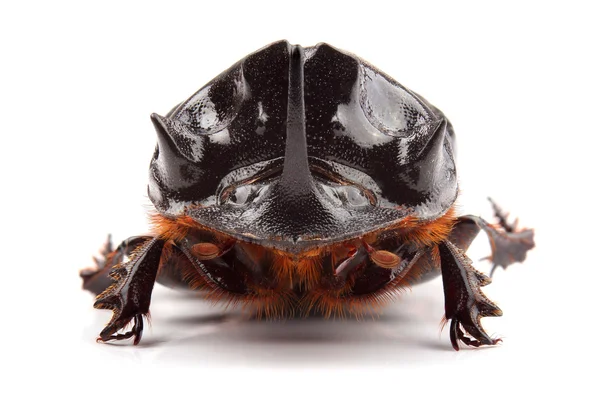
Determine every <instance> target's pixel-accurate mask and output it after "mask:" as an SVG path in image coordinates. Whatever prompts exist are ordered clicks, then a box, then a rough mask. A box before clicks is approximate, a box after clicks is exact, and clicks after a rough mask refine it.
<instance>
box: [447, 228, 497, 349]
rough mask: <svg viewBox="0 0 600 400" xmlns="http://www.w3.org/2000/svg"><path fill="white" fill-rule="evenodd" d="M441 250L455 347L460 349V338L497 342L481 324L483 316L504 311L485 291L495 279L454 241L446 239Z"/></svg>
mask: <svg viewBox="0 0 600 400" xmlns="http://www.w3.org/2000/svg"><path fill="white" fill-rule="evenodd" d="M439 251H440V261H441V269H442V279H443V282H444V295H445V299H446V319H448V320H451V323H450V341H451V342H452V347H453V348H454V350H458V349H459V347H458V341H459V340H460V341H462V342H463V343H465V344H466V345H468V346H473V347H479V346H482V345H494V344H497V343H498V342H499V339H492V338H491V337H490V336H489V335H488V334H487V333H486V332H485V330H484V329H483V327H482V326H481V323H480V320H481V318H482V317H492V316H493V317H498V316H501V315H502V310H500V308H498V306H496V305H495V304H494V303H493V302H492V301H491V300H490V299H488V298H487V297H486V296H485V295H484V294H483V292H482V291H481V287H483V286H485V285H487V284H489V283H490V282H491V279H490V278H488V277H487V276H485V275H484V274H482V273H481V272H479V271H477V270H476V269H475V268H473V266H472V265H471V260H470V259H469V258H468V257H467V255H466V254H465V253H464V251H462V250H461V249H460V248H458V247H457V246H455V245H454V244H452V243H451V242H449V241H447V240H445V241H444V242H442V243H441V244H440V245H439ZM467 334H469V335H470V336H471V337H472V339H471V338H470V337H468V336H467Z"/></svg>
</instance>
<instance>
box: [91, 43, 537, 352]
mask: <svg viewBox="0 0 600 400" xmlns="http://www.w3.org/2000/svg"><path fill="white" fill-rule="evenodd" d="M152 122H153V123H154V127H155V129H156V132H157V134H158V146H157V147H156V151H155V153H154V156H153V157H152V161H151V164H150V184H149V187H148V193H149V196H150V199H151V200H152V202H153V203H154V206H155V208H156V213H155V214H154V215H153V217H152V219H153V230H152V234H151V235H149V236H136V237H132V238H129V239H127V240H125V241H124V242H122V243H121V244H120V245H119V246H118V247H117V248H116V249H113V248H112V245H111V243H110V240H109V241H108V242H107V244H106V246H105V247H104V249H103V250H102V258H99V259H97V260H96V264H97V265H96V267H95V268H91V269H86V270H83V271H82V272H81V276H82V278H83V280H84V288H86V289H88V290H90V291H92V292H94V293H96V294H98V297H97V299H96V302H95V304H94V306H95V307H96V308H107V309H111V310H113V318H112V319H111V321H110V322H109V323H108V325H107V326H106V328H105V329H104V330H103V331H102V332H101V333H100V337H99V338H98V340H99V341H103V342H105V341H109V340H113V339H117V340H119V339H126V338H130V337H134V344H137V343H138V342H139V340H140V338H141V334H142V328H143V321H142V316H144V315H146V314H147V313H148V311H149V306H150V297H151V293H152V289H153V286H154V282H155V281H158V282H160V283H164V284H166V285H168V286H171V287H187V288H191V289H195V290H199V291H202V292H203V293H205V294H206V296H207V297H208V298H209V299H212V300H221V299H227V300H229V301H232V302H234V303H241V304H244V305H245V306H246V307H248V308H250V309H251V310H252V311H253V312H254V313H256V314H257V315H259V316H266V317H273V318H277V317H284V316H290V315H293V314H294V313H295V312H298V313H309V312H311V311H318V312H321V313H322V314H324V315H325V316H330V315H339V314H344V313H351V314H355V315H361V314H363V313H366V312H370V311H373V310H375V309H377V306H379V305H381V304H383V303H384V302H385V300H387V299H388V298H390V297H391V295H392V294H394V293H395V292H396V291H398V290H399V289H401V288H403V287H406V286H408V285H412V284H414V283H417V282H419V281H424V280H426V279H430V278H431V277H433V276H436V275H438V274H440V273H441V275H442V279H443V284H444V294H445V301H446V315H445V316H446V319H448V320H450V321H451V325H450V338H451V341H452V345H453V347H454V348H455V349H457V350H458V341H459V340H461V341H462V342H463V343H465V344H467V345H471V346H480V345H491V344H495V343H497V342H498V340H499V339H493V338H491V337H489V336H488V335H487V334H486V333H485V331H484V330H483V328H482V326H481V324H480V319H481V317H485V316H499V315H501V314H502V312H501V310H500V309H499V308H498V307H497V306H496V305H495V304H494V303H493V302H491V301H490V300H489V299H488V298H487V297H486V296H485V295H484V294H483V293H482V291H481V289H480V287H482V286H484V285H486V284H488V283H490V278H488V277H487V276H485V275H484V274H482V273H480V272H478V271H477V270H475V269H474V268H473V267H472V265H471V261H470V260H469V258H468V257H467V256H466V255H465V251H466V250H467V248H468V247H469V245H470V244H471V242H472V240H473V239H474V237H475V236H476V235H477V234H478V233H479V231H480V230H481V229H483V230H484V231H485V232H486V233H487V235H488V237H489V240H490V242H491V245H492V255H491V256H490V259H491V261H492V263H493V265H494V267H496V266H502V267H506V266H508V265H509V264H511V263H513V262H517V261H518V262H520V261H523V260H524V259H525V256H526V253H527V251H528V250H529V249H531V248H533V246H534V242H533V230H531V229H525V230H517V228H516V224H509V223H508V222H507V220H506V215H504V214H503V213H502V212H501V211H500V209H499V208H498V207H497V206H496V205H495V204H493V206H494V210H495V214H496V216H497V218H498V219H499V223H498V226H497V227H495V226H492V225H490V224H489V223H487V222H485V221H484V220H482V219H481V218H478V217H475V216H462V217H457V216H456V215H455V212H454V203H455V200H456V197H457V194H458V185H457V178H456V168H455V163H454V131H453V128H452V125H451V124H450V122H449V121H448V120H447V118H446V117H445V116H444V114H443V113H442V112H441V111H440V110H438V109H437V108H436V107H434V106H433V105H431V104H429V103H428V102H427V101H426V100H425V99H424V98H422V97H421V96H419V95H418V94H416V93H414V92H412V91H410V90H408V89H407V88H405V87H403V86H401V85H400V84H398V83H397V82H395V81H394V80H392V79H391V78H390V77H388V76H386V75H385V74H383V73H381V72H380V71H378V70H377V69H376V68H374V67H373V66H371V65H369V64H368V63H366V62H364V61H363V60H361V59H359V58H357V57H356V56H354V55H352V54H349V53H345V52H343V51H340V50H338V49H335V48H334V47H332V46H329V45H327V44H324V43H322V44H318V45H316V46H314V47H307V48H303V47H301V46H297V45H290V44H289V43H288V42H286V41H280V42H276V43H273V44H270V45H268V46H266V47H264V48H262V49H261V50H258V51H257V52H255V53H253V54H250V55H249V56H247V57H245V58H244V59H242V60H241V61H239V62H238V63H236V64H234V65H233V66H232V67H231V68H229V69H228V70H226V71H225V72H223V73H222V74H221V75H219V76H218V77H216V78H215V79H213V80H212V81H211V82H210V83H208V84H207V85H206V86H204V87H203V88H202V89H200V90H199V91H198V92H197V93H196V94H194V95H193V96H192V97H190V98H189V99H188V100H186V101H185V102H183V103H181V104H179V105H178V106H177V107H175V108H174V109H173V110H172V111H171V112H169V113H168V114H167V115H166V117H161V116H159V115H157V114H153V115H152ZM492 272H493V270H492ZM131 321H133V322H134V325H133V328H132V329H131V330H130V331H128V332H126V333H121V334H120V333H117V332H118V331H119V330H121V329H123V328H124V327H125V326H126V325H127V324H128V323H130V322H131ZM468 335H469V336H468Z"/></svg>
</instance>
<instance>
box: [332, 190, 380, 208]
mask: <svg viewBox="0 0 600 400" xmlns="http://www.w3.org/2000/svg"><path fill="white" fill-rule="evenodd" d="M322 187H323V190H324V191H325V193H327V194H328V195H329V197H330V198H331V199H332V200H333V201H334V203H335V204H336V205H338V206H342V205H349V206H352V207H362V206H366V205H369V204H372V201H371V199H370V198H369V197H367V195H366V194H365V193H364V191H363V190H361V189H360V188H358V187H356V186H352V185H339V186H329V185H322Z"/></svg>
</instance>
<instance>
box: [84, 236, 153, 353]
mask: <svg viewBox="0 0 600 400" xmlns="http://www.w3.org/2000/svg"><path fill="white" fill-rule="evenodd" d="M163 246H164V241H163V240H162V239H158V238H150V239H148V240H146V241H144V243H143V244H141V245H140V246H138V247H137V248H136V249H135V250H134V251H133V252H132V253H131V255H130V259H129V260H128V261H125V262H123V263H120V264H117V265H115V266H114V267H113V268H112V270H111V273H110V277H111V278H113V279H114V280H115V281H116V282H115V283H114V284H113V285H112V286H110V287H109V288H108V289H106V290H105V291H104V292H102V293H101V294H100V295H98V297H97V298H96V302H95V303H94V307H95V308H99V309H109V310H112V311H113V317H112V319H111V320H110V321H109V323H108V324H107V325H106V327H105V328H104V329H103V330H102V332H100V336H99V338H98V341H101V342H107V341H109V340H122V339H127V338H130V337H132V336H133V337H134V342H133V344H134V345H135V344H138V343H139V341H140V339H141V337H142V330H143V321H142V316H143V315H147V314H148V311H149V308H150V298H151V295H152V289H153V287H154V281H155V280H156V274H157V272H158V267H159V264H160V257H161V254H162V250H163ZM131 320H133V321H134V326H133V328H132V330H131V331H130V332H126V333H125V334H117V332H118V331H119V330H121V329H122V328H124V327H125V326H126V325H127V324H128V323H129V322H130V321H131Z"/></svg>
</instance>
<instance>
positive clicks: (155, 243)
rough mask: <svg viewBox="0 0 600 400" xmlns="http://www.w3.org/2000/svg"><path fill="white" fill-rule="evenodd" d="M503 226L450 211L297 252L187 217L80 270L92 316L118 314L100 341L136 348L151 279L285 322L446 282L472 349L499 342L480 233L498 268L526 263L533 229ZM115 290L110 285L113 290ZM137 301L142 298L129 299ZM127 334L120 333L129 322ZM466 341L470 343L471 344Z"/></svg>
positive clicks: (165, 221) (449, 309)
mask: <svg viewBox="0 0 600 400" xmlns="http://www.w3.org/2000/svg"><path fill="white" fill-rule="evenodd" d="M496 210H497V213H498V214H497V215H498V217H499V220H500V226H499V227H494V226H492V225H490V224H488V223H487V222H485V221H484V220H482V219H480V218H478V217H474V216H464V217H460V218H455V216H454V213H453V210H452V209H451V210H450V211H449V212H448V213H446V215H444V216H443V217H441V218H439V219H437V220H434V221H429V222H419V221H417V220H416V219H411V218H407V219H406V220H404V221H401V222H399V223H398V224H396V225H395V226H393V227H391V228H389V229H386V230H384V231H380V232H372V233H370V234H367V235H365V236H363V237H360V238H356V239H353V240H347V241H343V242H339V243H335V244H333V245H328V246H323V247H315V248H313V249H311V250H307V251H305V252H303V253H300V254H290V253H285V252H282V251H280V250H277V249H269V248H265V247H263V246H259V245H256V244H252V243H248V242H243V241H239V240H236V239H234V238H232V237H230V236H228V235H224V234H222V233H219V232H215V231H213V230H210V229H207V228H205V227H202V226H201V225H199V224H198V223H197V222H195V221H194V220H192V219H191V218H189V217H182V218H177V219H170V218H167V217H164V216H161V215H155V216H154V232H153V233H154V235H153V236H138V237H133V238H130V239H128V240H126V241H124V242H123V243H122V244H121V245H120V246H119V247H118V248H117V249H115V250H113V249H112V245H111V244H110V243H108V244H107V245H106V246H105V248H104V250H103V256H104V257H103V258H102V259H98V260H97V266H96V268H93V269H87V270H84V271H82V277H83V279H84V288H86V289H88V290H90V291H92V292H94V293H96V294H98V297H97V300H96V303H95V304H94V306H95V307H96V308H106V309H111V310H113V318H112V320H111V321H110V322H109V324H108V325H107V327H106V328H105V329H104V330H103V331H102V333H101V334H100V337H99V340H100V341H109V340H121V339H126V338H130V337H134V343H136V344H137V343H138V342H139V340H140V338H141V334H142V327H143V322H142V319H141V317H142V316H143V315H145V314H147V313H148V309H149V304H150V296H151V292H152V287H153V285H154V282H155V281H158V282H159V283H162V284H164V285H166V286H170V287H174V288H188V289H191V290H196V291H198V292H199V293H200V294H201V295H202V296H203V297H204V298H206V299H208V300H210V301H214V302H221V301H224V302H227V303H229V304H240V305H242V306H243V308H244V309H246V310H248V311H250V312H252V313H253V314H254V315H256V316H258V317H265V318H287V317H291V316H294V315H303V316H306V315H308V314H310V313H312V312H317V313H319V314H322V315H323V316H325V317H330V316H344V315H345V314H350V315H354V316H358V317H360V316H362V315H364V314H368V313H372V312H377V310H378V309H379V308H380V307H381V306H383V305H385V304H386V303H387V302H388V301H389V300H391V299H393V298H394V297H395V295H396V294H397V293H398V292H399V291H401V290H402V289H403V288H406V287H409V286H411V285H413V284H416V283H419V282H421V281H424V280H428V279H430V278H432V277H435V276H437V275H439V274H440V273H441V274H442V277H443V279H444V291H445V294H446V318H447V319H448V320H451V332H450V337H451V339H452V343H453V346H454V348H455V349H457V350H458V341H459V340H460V341H462V342H464V343H465V344H468V345H471V346H476V347H478V346H480V345H482V344H488V345H489V344H495V343H497V341H498V339H493V338H491V337H489V336H488V335H487V334H486V333H485V331H484V330H483V328H482V326H481V324H480V318H481V317H485V316H500V315H502V312H501V310H500V309H499V308H498V307H497V306H496V305H495V304H494V303H493V302H491V301H490V300H489V299H488V298H487V297H486V296H485V295H484V294H483V293H482V291H481V289H480V287H481V286H484V285H486V284H488V283H490V282H491V280H490V279H489V278H488V277H486V276H485V275H483V274H481V273H480V272H478V271H477V270H475V269H474V268H473V267H472V266H471V261H470V260H469V259H468V257H467V256H466V255H465V251H466V249H467V248H468V247H469V245H470V243H471V242H472V240H473V239H474V238H475V236H476V235H477V234H478V233H479V231H480V229H483V230H484V231H485V232H486V233H487V235H488V237H489V239H490V243H491V246H492V249H493V254H492V256H491V257H490V260H491V261H492V262H493V263H494V267H497V266H502V267H504V268H505V267H506V266H508V265H509V264H511V263H513V262H518V261H523V260H524V258H525V255H526V252H527V251H528V250H529V249H531V248H532V247H533V231H532V230H529V229H527V230H520V231H519V230H517V229H516V227H515V226H513V225H508V224H507V223H506V219H505V218H504V217H503V216H502V214H500V213H499V209H498V208H497V207H496ZM109 285H110V286H109ZM134 293H141V294H143V295H142V296H133V294H134ZM131 321H133V322H134V327H133V328H132V330H131V331H128V332H127V333H125V334H118V333H117V331H119V330H121V329H123V328H124V327H125V326H126V325H127V324H128V323H129V322H131ZM467 334H468V335H470V336H471V337H469V336H467Z"/></svg>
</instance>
